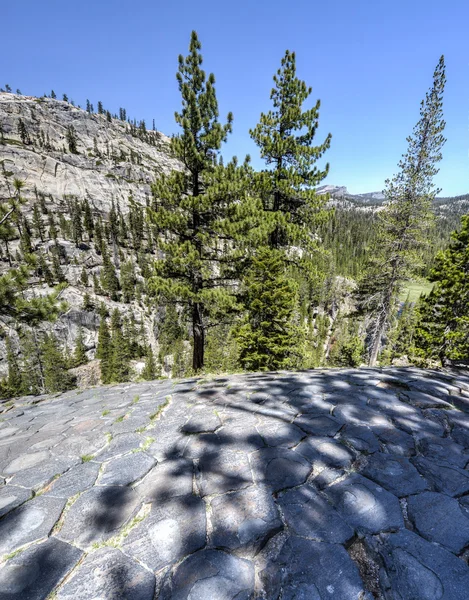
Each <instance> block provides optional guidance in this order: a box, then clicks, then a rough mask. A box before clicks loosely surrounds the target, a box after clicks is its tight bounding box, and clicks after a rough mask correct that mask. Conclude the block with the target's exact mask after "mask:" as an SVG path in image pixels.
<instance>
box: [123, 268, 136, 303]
mask: <svg viewBox="0 0 469 600" xmlns="http://www.w3.org/2000/svg"><path fill="white" fill-rule="evenodd" d="M120 280H121V287H122V300H123V301H124V302H132V300H133V299H134V298H135V284H136V283H137V278H136V276H135V266H134V264H133V262H132V259H130V258H129V260H127V261H126V262H125V263H123V264H122V267H121V271H120Z"/></svg>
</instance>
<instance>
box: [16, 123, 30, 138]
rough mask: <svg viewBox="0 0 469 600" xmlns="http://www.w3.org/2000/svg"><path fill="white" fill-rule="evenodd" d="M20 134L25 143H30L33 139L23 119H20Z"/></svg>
mask: <svg viewBox="0 0 469 600" xmlns="http://www.w3.org/2000/svg"><path fill="white" fill-rule="evenodd" d="M18 134H19V136H20V138H21V141H22V143H23V144H30V143H31V139H30V137H29V133H28V129H27V127H26V125H25V123H24V121H23V119H18Z"/></svg>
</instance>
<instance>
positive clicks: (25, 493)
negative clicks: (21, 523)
mask: <svg viewBox="0 0 469 600" xmlns="http://www.w3.org/2000/svg"><path fill="white" fill-rule="evenodd" d="M32 495H33V494H32V492H31V490H27V489H25V488H21V487H16V486H14V485H3V486H2V487H0V517H3V515H6V514H7V513H9V512H10V511H12V510H13V509H14V508H16V507H17V506H20V504H23V502H26V500H29V499H30V498H31V496H32Z"/></svg>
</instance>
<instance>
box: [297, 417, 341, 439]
mask: <svg viewBox="0 0 469 600" xmlns="http://www.w3.org/2000/svg"><path fill="white" fill-rule="evenodd" d="M294 423H295V425H298V427H301V429H302V430H303V431H305V432H306V433H309V434H311V435H321V436H334V435H335V434H336V433H337V432H338V431H339V429H340V428H341V427H342V425H343V423H341V422H340V421H339V420H337V419H334V417H328V416H325V415H312V414H304V415H301V416H300V417H297V418H296V419H295V421H294Z"/></svg>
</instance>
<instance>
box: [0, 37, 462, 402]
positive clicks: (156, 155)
mask: <svg viewBox="0 0 469 600" xmlns="http://www.w3.org/2000/svg"><path fill="white" fill-rule="evenodd" d="M201 65H202V55H201V45H200V42H199V40H198V38H197V35H196V34H195V33H193V35H192V38H191V43H190V48H189V54H188V55H187V57H183V56H181V57H180V58H179V70H178V73H177V82H178V85H179V90H180V94H181V102H182V103H181V106H180V107H179V108H178V107H175V108H176V109H177V111H178V112H176V122H177V124H178V126H179V133H178V134H177V135H176V136H174V137H173V138H172V139H169V138H168V137H166V136H165V135H164V134H163V133H161V132H159V131H157V130H156V126H155V122H154V121H153V123H152V125H151V126H149V124H146V123H145V122H144V121H136V120H134V119H132V118H129V116H128V115H127V113H126V110H125V109H124V108H120V109H119V110H118V112H117V113H114V112H111V111H109V110H108V109H107V107H104V106H103V105H102V103H101V102H99V101H97V102H96V104H95V105H93V103H91V102H90V101H89V100H87V101H86V105H85V108H80V107H78V106H75V105H74V103H73V101H72V100H69V99H68V97H67V96H66V94H63V96H61V99H58V98H57V95H56V93H55V92H54V91H51V92H50V94H47V95H44V96H43V97H41V98H36V97H31V96H23V95H21V94H20V93H17V94H13V93H11V89H10V87H9V86H6V87H5V90H3V91H2V92H1V93H0V199H1V206H0V326H1V332H0V334H1V340H0V375H2V376H3V381H2V388H1V391H2V395H3V397H11V396H15V395H21V394H29V393H33V394H39V393H43V392H55V391H61V390H64V389H67V388H68V387H72V386H75V385H80V386H86V385H93V384H96V383H98V382H100V381H101V382H103V383H111V382H123V381H127V380H129V379H136V378H144V379H154V378H156V377H158V376H173V377H178V376H183V375H190V374H192V373H199V372H207V373H211V372H224V371H236V370H263V369H270V370H274V369H279V368H313V367H317V366H357V365H359V364H361V363H366V362H368V360H369V358H370V352H372V350H371V348H372V347H373V348H374V355H375V356H374V360H376V358H377V357H378V355H379V356H380V358H379V360H380V361H381V363H384V362H389V361H392V360H396V359H398V360H402V357H404V356H405V357H406V358H405V360H414V359H415V360H419V361H423V360H427V359H428V358H430V359H432V360H433V359H435V356H436V359H440V360H444V359H445V354H444V353H443V354H441V352H440V353H438V352H435V350H434V349H432V350H428V351H427V350H425V349H424V346H425V348H427V349H428V348H430V346H431V344H432V343H433V342H432V340H431V339H430V340H429V339H428V336H429V334H428V333H427V337H426V338H425V339H426V341H425V344H426V345H425V344H423V342H422V343H420V346H419V348H417V347H414V341H415V339H419V338H418V335H420V337H422V335H423V334H422V333H420V334H418V335H417V334H416V335H417V337H416V338H415V337H414V332H415V331H417V333H418V331H420V329H421V327H420V329H419V325H418V323H419V318H421V319H423V317H419V314H422V315H423V314H424V313H423V308H421V306H420V305H419V307H418V309H417V310H415V306H414V304H413V303H410V302H408V303H406V304H405V305H404V308H403V310H402V306H401V300H400V298H401V297H402V290H403V289H405V285H406V282H407V283H408V282H410V281H413V280H415V279H418V278H419V277H423V278H433V279H437V278H438V268H439V267H438V265H441V261H442V260H443V259H442V258H441V257H440V258H437V259H436V258H435V257H436V255H437V253H438V251H440V250H445V249H446V248H447V246H448V243H449V240H450V233H451V231H453V230H455V229H458V228H459V222H460V217H461V215H463V214H464V213H466V212H467V211H468V208H469V196H461V197H458V198H455V199H451V198H439V197H437V195H436V190H435V189H434V188H433V186H432V177H433V175H434V174H435V173H436V170H437V167H436V164H437V163H438V161H439V160H440V158H441V157H440V149H441V147H442V146H443V144H444V138H442V131H443V126H442V125H441V114H442V113H441V111H442V96H443V89H444V64H443V63H442V62H440V65H439V67H438V68H437V70H436V71H435V76H434V86H433V88H432V89H431V90H430V92H429V93H428V94H427V96H426V101H425V103H424V104H423V105H422V108H421V119H420V121H419V124H418V125H417V128H416V132H415V133H414V137H413V138H409V139H410V140H411V141H410V146H409V148H410V149H409V153H408V155H407V158H405V159H403V161H401V163H400V165H399V167H398V168H399V174H398V175H397V176H395V178H394V179H393V180H391V181H390V182H388V184H387V187H386V190H385V191H384V194H376V193H375V194H373V193H370V194H363V195H359V196H357V195H355V196H353V195H351V194H348V192H347V190H346V188H335V187H333V186H326V187H321V184H322V182H323V181H324V179H325V177H326V176H327V174H328V169H329V167H328V164H327V150H328V149H329V147H330V145H331V143H333V139H332V137H331V135H327V136H325V137H324V138H322V139H317V135H316V129H317V127H318V123H319V111H320V102H319V101H317V102H312V101H311V88H310V87H309V86H308V85H307V84H306V83H305V82H303V81H302V80H301V79H299V78H298V76H297V73H296V61H295V54H294V53H291V52H289V51H287V52H286V53H285V56H284V58H283V59H282V63H281V65H280V68H279V70H278V72H277V74H276V75H275V76H274V88H273V90H272V92H271V96H270V103H271V105H270V108H269V98H268V90H266V112H265V113H263V114H262V115H261V117H260V121H259V123H258V125H257V126H255V127H254V128H253V129H252V130H251V132H250V134H251V137H252V139H253V140H254V142H255V144H256V145H257V147H258V151H259V155H260V157H261V158H262V159H263V161H264V162H265V168H264V169H262V170H260V171H256V170H255V169H254V168H253V167H252V165H251V162H250V158H249V157H240V158H239V159H233V160H232V161H231V162H229V163H226V162H224V161H223V145H224V143H225V142H226V140H227V139H228V136H229V135H230V133H231V131H232V128H233V127H234V126H235V121H233V116H232V115H231V114H228V115H227V117H226V119H221V120H220V118H219V114H218V104H217V99H216V91H215V90H216V85H215V78H214V76H213V75H212V74H210V75H207V74H206V73H205V72H204V71H203V70H202V66H201ZM221 76H223V74H221ZM429 123H432V125H431V127H430V125H428V124H429ZM425 127H427V129H425ZM427 130H428V135H427V134H426V133H425V135H424V136H423V137H422V131H424V132H425V131H427ZM425 136H427V137H425ZM422 140H423V141H422ZM432 214H433V215H434V216H435V218H434V221H433V220H432V218H431V216H432ZM404 222H405V225H403V223H404ZM401 234H402V235H403V236H404V237H403V238H402V239H406V240H408V242H406V244H407V245H402V244H400V245H399V244H398V246H399V249H398V250H397V251H395V242H393V240H396V239H399V235H401ZM391 247H392V248H393V250H392V251H391ZM386 248H389V252H388V254H386V253H385V249H386ZM380 261H381V262H380ZM383 265H388V266H389V265H395V268H393V270H391V271H392V272H391V271H389V273H388V272H387V271H386V269H385V268H384V267H383ZM434 267H437V268H436V270H434ZM440 272H441V268H440ZM387 273H388V275H389V278H390V279H389V280H386V281H385V279H386V276H388V275H387ZM378 274H379V276H378ZM372 280H373V281H372ZM380 286H381V287H380ZM437 304H438V303H437ZM383 306H386V308H385V310H384V308H383ZM433 306H434V305H433ZM433 310H435V309H434V308H433ZM461 310H462V313H461V314H462V317H464V314H465V313H464V310H465V308H464V307H463V308H462V309H461ZM383 311H384V312H383ZM419 311H420V312H419ZM440 313H441V311H440ZM441 314H442V313H441ZM399 315H401V316H400V317H399ZM425 319H426V321H425V322H428V314H426V316H425ZM422 322H423V321H422ZM416 328H417V329H416ZM427 329H428V328H427ZM377 331H379V333H377ZM440 337H441V336H440ZM463 345H464V344H463ZM461 352H462V354H464V350H462V351H459V353H456V354H457V357H458V358H461ZM412 357H414V358H412ZM415 357H416V358H415Z"/></svg>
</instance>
